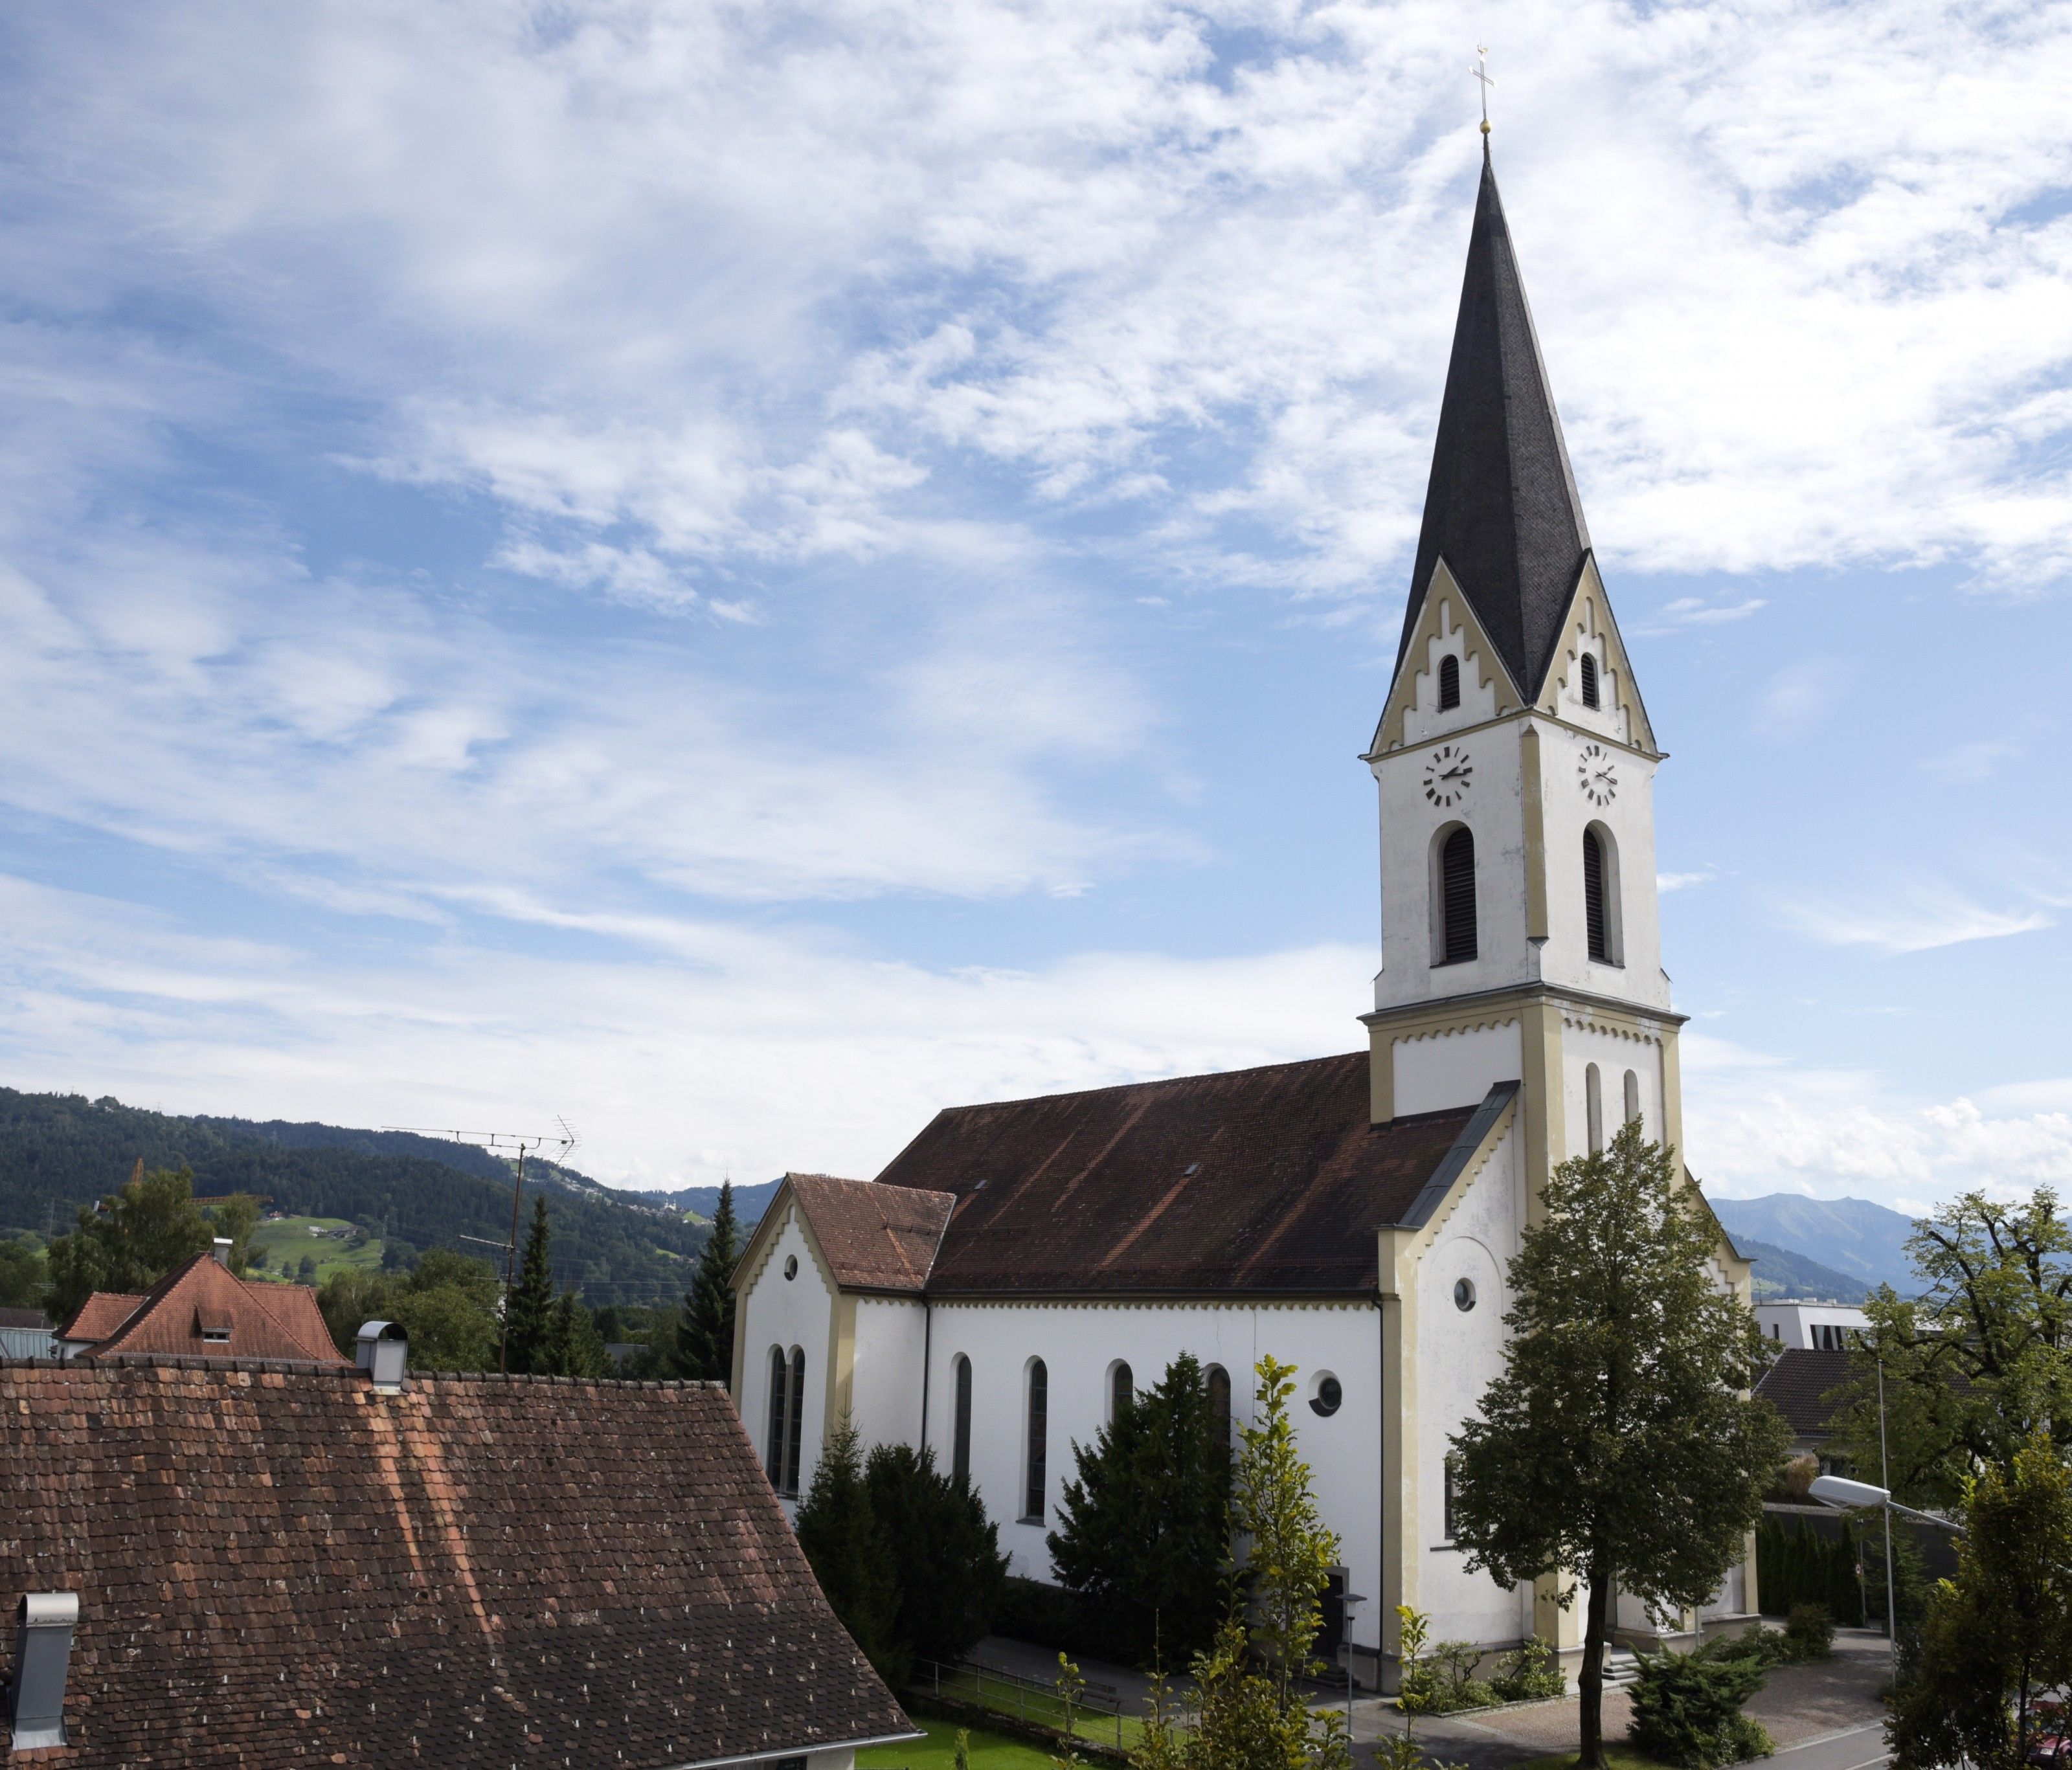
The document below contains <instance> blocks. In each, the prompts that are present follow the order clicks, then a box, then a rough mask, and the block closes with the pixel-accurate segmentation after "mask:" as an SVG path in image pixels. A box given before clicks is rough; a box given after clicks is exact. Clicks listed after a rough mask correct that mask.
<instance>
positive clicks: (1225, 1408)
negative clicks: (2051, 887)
mask: <svg viewBox="0 0 2072 1770" xmlns="http://www.w3.org/2000/svg"><path fill="white" fill-rule="evenodd" d="M1209 1417H1210V1418H1211V1419H1213V1420H1215V1423H1216V1424H1217V1425H1218V1427H1220V1428H1221V1431H1222V1438H1223V1443H1224V1444H1229V1443H1230V1441H1231V1390H1230V1373H1229V1372H1228V1371H1227V1370H1224V1369H1223V1366H1222V1365H1210V1366H1209Z"/></svg>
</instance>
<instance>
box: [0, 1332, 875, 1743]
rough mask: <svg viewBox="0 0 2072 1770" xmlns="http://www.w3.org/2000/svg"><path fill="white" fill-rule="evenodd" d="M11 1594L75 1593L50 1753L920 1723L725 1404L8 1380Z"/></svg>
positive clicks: (334, 1386) (237, 1364)
mask: <svg viewBox="0 0 2072 1770" xmlns="http://www.w3.org/2000/svg"><path fill="white" fill-rule="evenodd" d="M0 1414H4V1415H5V1417H6V1419H8V1420H9V1421H10V1431H7V1432H6V1434H4V1435H0V1491H4V1492H6V1493H7V1495H8V1496H9V1500H8V1517H7V1525H6V1530H4V1531H0V1592H6V1593H19V1592H24V1591H72V1592H76V1593H77V1594H78V1595H79V1599H80V1621H79V1625H78V1630H77V1633H76V1637H75V1641H74V1645H73V1648H72V1661H71V1669H70V1673H69V1683H68V1694H67V1701H66V1714H67V1718H68V1726H69V1727H70V1729H71V1733H72V1747H71V1749H70V1751H69V1752H68V1754H67V1755H66V1756H65V1759H64V1761H65V1763H66V1764H68V1765H73V1766H77V1767H79V1770H101V1767H104V1766H107V1767H113V1766H117V1765H124V1766H136V1765H162V1764H167V1765H169V1764H182V1765H192V1766H198V1767H201V1770H211V1767H214V1766H226V1767H227V1766H229V1765H232V1764H259V1763H265V1764H281V1763H286V1762H288V1761H290V1760H294V1761H295V1762H298V1763H312V1764H323V1763H339V1764H400V1763H429V1764H441V1765H443V1766H447V1767H449V1770H473V1767H476V1766H481V1767H484V1770H487V1767H488V1766H490V1765H492V1764H493V1765H495V1766H497V1767H498V1770H503V1767H504V1766H508V1765H510V1764H513V1763H516V1762H519V1761H523V1762H525V1763H528V1764H532V1763H542V1764H544V1763H552V1764H557V1765H566V1766H570V1767H572V1770H603V1767H605V1766H611V1767H612V1770H648V1767H659V1766H662V1765H685V1764H709V1763H713V1762H714V1761H716V1760H735V1759H739V1758H742V1757H747V1756H758V1755H776V1754H780V1753H781V1754H796V1753H800V1752H808V1751H810V1750H818V1749H821V1748H824V1747H833V1746H841V1745H844V1744H849V1743H853V1742H857V1741H860V1740H864V1739H883V1738H886V1736H888V1735H890V1736H897V1737H911V1736H912V1729H911V1726H910V1725H909V1723H907V1721H906V1717H905V1716H904V1715H902V1713H901V1712H900V1710H899V1708H898V1705H897V1703H895V1702H894V1700H893V1698H892V1696H891V1694H890V1692H889V1691H888V1690H886V1687H885V1686H884V1685H883V1684H882V1683H881V1682H879V1680H878V1677H877V1675H876V1674H875V1673H874V1672H873V1671H872V1670H871V1669H870V1664H869V1662H868V1661H865V1658H864V1657H863V1656H862V1655H861V1653H859V1652H858V1651H857V1649H856V1647H855V1645H854V1644H853V1642H851V1641H850V1640H849V1637H848V1636H847V1635H845V1633H844V1632H843V1631H842V1628H841V1624H839V1623H837V1621H836V1620H835V1617H834V1615H833V1612H831V1611H830V1610H829V1609H828V1604H827V1601H826V1600H825V1599H824V1597H823V1596H822V1595H821V1594H820V1588H819V1587H818V1586H817V1585H816V1583H814V1579H813V1576H812V1571H811V1570H810V1569H809V1568H808V1566H807V1564H806V1561H805V1558H804V1555H803V1554H802V1553H801V1552H800V1548H799V1545H798V1542H797V1539H796V1538H795V1537H794V1536H793V1534H792V1532H791V1527H790V1526H789V1525H787V1523H786V1522H785V1520H784V1517H783V1513H782V1512H781V1511H780V1510H779V1507H778V1505H777V1501H776V1499H775V1497H774V1496H773V1495H772V1494H771V1491H770V1488H769V1485H768V1483H767V1481H765V1480H764V1479H763V1474H762V1472H761V1470H760V1469H759V1467H758V1466H757V1464H756V1460H755V1456H754V1452H753V1451H752V1450H751V1449H750V1447H749V1444H748V1441H747V1439H746V1436H745V1435H744V1434H743V1433H742V1429H741V1425H740V1422H739V1421H738V1419H736V1418H735V1417H734V1408H733V1405H732V1403H731V1402H730V1401H729V1400H728V1398H727V1396H726V1391H725V1390H723V1389H722V1388H720V1387H718V1386H716V1385H705V1384H697V1383H685V1384H676V1383H654V1382H642V1383H621V1382H585V1381H578V1380H575V1379H572V1378H502V1377H498V1376H495V1375H485V1376H462V1377H455V1376H450V1375H441V1376H437V1377H425V1376H421V1375H418V1376H413V1377H412V1378H410V1380H409V1384H408V1386H407V1387H406V1388H405V1390H403V1391H402V1392H401V1393H400V1394H376V1393H375V1392H374V1390H373V1389H372V1386H371V1384H370V1383H369V1382H368V1381H367V1380H366V1379H365V1378H364V1377H363V1376H362V1375H361V1374H360V1373H359V1372H357V1371H355V1370H350V1369H348V1370H327V1369H320V1368H317V1367H315V1366H312V1365H309V1364H306V1363H304V1364H300V1365H286V1364H273V1363H266V1362H261V1361H242V1360H230V1361H226V1360H220V1359H212V1360H208V1361H200V1360H177V1361H167V1360H164V1359H159V1360H156V1361H150V1360H143V1359H137V1360H118V1361H105V1360H104V1361H101V1362H98V1363H96V1364H93V1365H78V1364H74V1365H10V1366H6V1367H5V1368H0Z"/></svg>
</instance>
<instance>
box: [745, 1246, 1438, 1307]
mask: <svg viewBox="0 0 2072 1770" xmlns="http://www.w3.org/2000/svg"><path fill="white" fill-rule="evenodd" d="M798 1275H799V1256H798V1255H796V1254H787V1255H785V1256H784V1276H785V1277H786V1278H787V1279H796V1277H798ZM1461 1308H1464V1309H1465V1308H1467V1304H1465V1303H1464V1304H1461Z"/></svg>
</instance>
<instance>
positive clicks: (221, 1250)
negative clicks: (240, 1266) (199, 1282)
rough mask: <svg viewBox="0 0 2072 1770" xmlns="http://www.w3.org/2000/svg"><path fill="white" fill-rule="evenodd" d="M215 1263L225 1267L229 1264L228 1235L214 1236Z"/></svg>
mask: <svg viewBox="0 0 2072 1770" xmlns="http://www.w3.org/2000/svg"><path fill="white" fill-rule="evenodd" d="M216 1264H217V1265H218V1266H226V1267H227V1266H228V1265H229V1264H230V1238H229V1237H228V1235H219V1236H217V1237H216Z"/></svg>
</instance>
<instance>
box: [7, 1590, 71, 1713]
mask: <svg viewBox="0 0 2072 1770" xmlns="http://www.w3.org/2000/svg"><path fill="white" fill-rule="evenodd" d="M18 1614H19V1617H20V1619H21V1627H20V1628H19V1629H18V1630H17V1631H16V1633H15V1642H14V1683H13V1684H12V1686H10V1688H9V1690H8V1692H7V1724H8V1725H9V1727H11V1728H12V1729H13V1730H14V1749H15V1750H16V1751H17V1752H33V1751H35V1750H36V1749H37V1748H38V1747H42V1746H51V1745H63V1744H64V1743H66V1742H65V1727H64V1694H65V1668H66V1666H67V1665H68V1664H69V1663H70V1661H71V1659H72V1628H73V1625H74V1624H76V1623H77V1622H78V1620H79V1594H78V1593H77V1592H74V1591H31V1592H26V1593H24V1594H23V1598H22V1608H21V1609H20V1611H19V1612H18Z"/></svg>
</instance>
